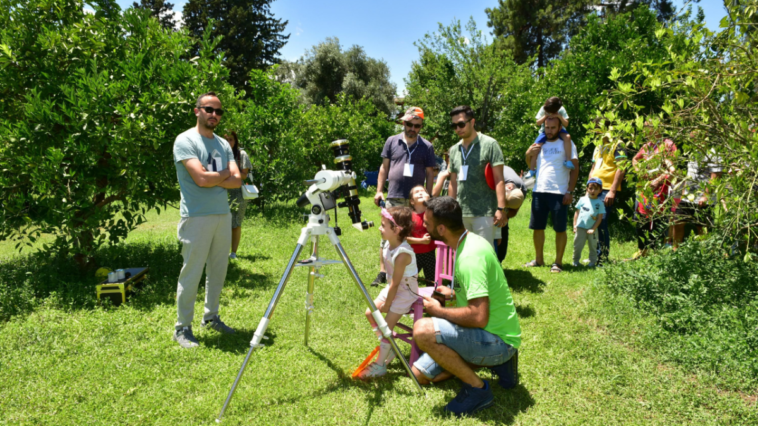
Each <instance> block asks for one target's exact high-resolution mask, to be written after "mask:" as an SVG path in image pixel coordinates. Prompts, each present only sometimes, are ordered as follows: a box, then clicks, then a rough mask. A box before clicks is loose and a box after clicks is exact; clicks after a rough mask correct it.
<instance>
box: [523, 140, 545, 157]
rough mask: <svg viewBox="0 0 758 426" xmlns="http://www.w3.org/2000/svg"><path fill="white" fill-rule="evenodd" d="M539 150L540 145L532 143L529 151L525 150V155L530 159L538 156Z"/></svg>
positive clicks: (540, 148)
mask: <svg viewBox="0 0 758 426" xmlns="http://www.w3.org/2000/svg"><path fill="white" fill-rule="evenodd" d="M540 150H542V145H540V144H538V143H533V144H532V146H530V147H529V149H527V150H526V155H527V156H530V157H532V156H535V155H538V154H539V153H540Z"/></svg>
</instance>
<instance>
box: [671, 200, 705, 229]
mask: <svg viewBox="0 0 758 426" xmlns="http://www.w3.org/2000/svg"><path fill="white" fill-rule="evenodd" d="M674 213H675V215H676V221H677V222H678V223H693V224H695V225H705V226H709V227H710V226H713V206H712V205H710V204H708V205H706V206H705V207H700V206H698V205H697V203H691V202H689V201H685V200H682V201H681V202H680V203H679V205H678V206H676V211H675V212H674Z"/></svg>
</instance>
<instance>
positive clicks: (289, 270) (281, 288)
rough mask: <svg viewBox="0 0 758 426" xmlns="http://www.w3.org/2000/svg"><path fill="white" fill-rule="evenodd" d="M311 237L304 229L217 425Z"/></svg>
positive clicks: (256, 331) (225, 402) (256, 332)
mask: <svg viewBox="0 0 758 426" xmlns="http://www.w3.org/2000/svg"><path fill="white" fill-rule="evenodd" d="M309 236H310V230H308V229H307V228H303V231H302V232H301V233H300V239H299V240H298V243H297V246H295V252H294V253H292V257H291V258H290V261H289V263H287V268H286V269H285V270H284V275H282V279H281V280H280V281H279V285H278V286H277V287H276V291H275V292H274V296H273V297H272V298H271V302H269V304H268V308H266V313H265V314H263V318H261V322H260V323H258V328H257V329H256V330H255V334H253V340H252V341H251V342H250V350H249V351H248V352H247V356H245V360H244V361H243V362H242V367H240V371H239V373H237V378H236V379H234V384H232V388H231V389H230V390H229V395H227V396H226V401H224V406H223V407H222V408H221V412H220V413H219V415H218V418H217V419H216V423H221V418H222V417H223V416H224V412H225V411H226V407H228V406H229V401H231V400H232V396H234V391H235V390H236V389H237V384H238V383H239V381H240V379H241V378H242V374H243V373H244V372H245V367H247V362H248V361H249V360H250V355H252V354H253V351H254V350H256V349H257V348H258V347H260V346H261V344H260V343H261V340H262V339H263V337H264V336H263V335H264V334H265V333H266V329H267V328H268V323H269V321H271V316H272V315H273V314H274V309H275V308H276V304H277V303H279V298H280V297H281V296H282V292H283V291H284V287H285V286H286V285H287V281H289V279H290V275H291V274H292V270H293V269H294V268H295V262H297V258H298V257H299V256H300V252H301V251H302V250H303V244H305V241H307V240H308V237H309Z"/></svg>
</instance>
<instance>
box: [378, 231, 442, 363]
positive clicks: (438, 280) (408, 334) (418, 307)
mask: <svg viewBox="0 0 758 426" xmlns="http://www.w3.org/2000/svg"><path fill="white" fill-rule="evenodd" d="M435 243H436V244H437V265H436V266H435V270H434V287H423V288H420V289H418V294H419V296H427V297H430V296H431V295H432V293H433V292H434V290H435V289H436V288H437V286H439V285H442V279H446V280H450V281H452V280H453V265H454V263H455V250H451V249H450V247H448V246H447V245H446V244H445V243H443V242H441V241H435ZM408 314H409V315H412V316H413V323H414V324H415V323H416V321H418V320H419V319H421V318H423V317H424V299H423V297H419V298H418V299H416V302H414V303H413V306H412V307H411V311H410V312H408ZM395 328H400V329H402V330H405V333H398V332H396V331H393V332H392V335H393V337H395V338H396V339H400V340H402V341H403V342H405V343H408V344H410V345H411V358H410V360H409V362H410V364H411V365H413V363H414V362H416V360H417V359H418V358H419V357H420V356H421V351H420V350H419V348H418V346H416V342H414V341H413V327H412V326H407V325H405V324H401V323H399V322H398V323H397V324H396V325H395Z"/></svg>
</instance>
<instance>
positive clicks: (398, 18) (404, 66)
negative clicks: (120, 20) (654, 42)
mask: <svg viewBox="0 0 758 426" xmlns="http://www.w3.org/2000/svg"><path fill="white" fill-rule="evenodd" d="M132 1H133V0H118V3H119V4H120V5H121V6H122V7H128V6H130V5H131V4H132ZM172 3H174V9H175V10H176V12H178V13H179V14H181V10H182V8H183V7H184V4H185V3H186V0H173V1H172ZM675 3H676V5H677V7H681V5H682V4H684V1H683V0H675ZM497 4H498V2H497V0H468V1H464V2H461V1H453V0H416V1H413V2H408V1H397V0H384V1H360V0H359V1H347V0H319V1H314V0H307V1H306V0H275V1H274V2H273V3H272V5H271V9H272V12H273V13H274V16H276V17H277V18H282V19H284V20H287V21H289V24H288V25H287V29H286V31H285V33H290V34H291V36H290V39H289V42H288V43H287V44H286V45H285V46H284V47H283V48H282V50H281V56H282V58H283V59H287V60H293V61H294V60H297V59H298V58H300V57H301V56H302V55H303V54H304V53H305V52H306V51H307V50H309V49H310V48H311V47H312V46H313V45H315V44H317V43H319V42H321V41H323V40H324V39H326V38H327V37H337V38H339V40H340V43H341V44H342V45H343V47H344V48H349V47H350V46H352V45H354V44H357V45H359V46H363V48H364V49H365V51H366V53H367V54H368V55H369V56H371V57H373V58H377V59H383V60H384V61H385V62H387V65H389V68H390V73H391V78H392V81H393V82H394V83H395V84H396V85H397V89H398V94H401V95H402V91H403V88H404V87H405V83H404V81H403V79H404V78H405V77H407V76H408V73H409V72H410V69H411V63H412V62H413V61H414V60H416V59H417V58H418V49H417V48H416V46H414V45H413V43H414V42H415V41H417V40H419V39H421V38H422V37H423V36H424V34H427V33H431V32H434V31H436V30H437V28H438V23H442V24H445V25H448V24H450V23H451V22H453V21H454V20H456V19H458V20H461V21H463V22H464V23H465V22H466V21H468V19H469V18H470V17H472V16H473V18H474V20H475V21H476V23H477V27H478V28H479V29H481V30H483V31H484V33H485V34H487V35H489V32H490V30H489V28H488V27H487V15H486V14H485V13H484V9H486V8H488V7H490V8H492V7H496V6H497ZM700 7H702V8H703V9H704V11H705V16H706V24H707V25H708V27H709V28H711V29H712V30H716V29H718V24H719V21H720V20H721V18H723V17H724V15H725V13H726V12H725V11H724V8H723V2H722V1H721V0H702V1H701V2H700ZM490 37H491V36H490Z"/></svg>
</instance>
